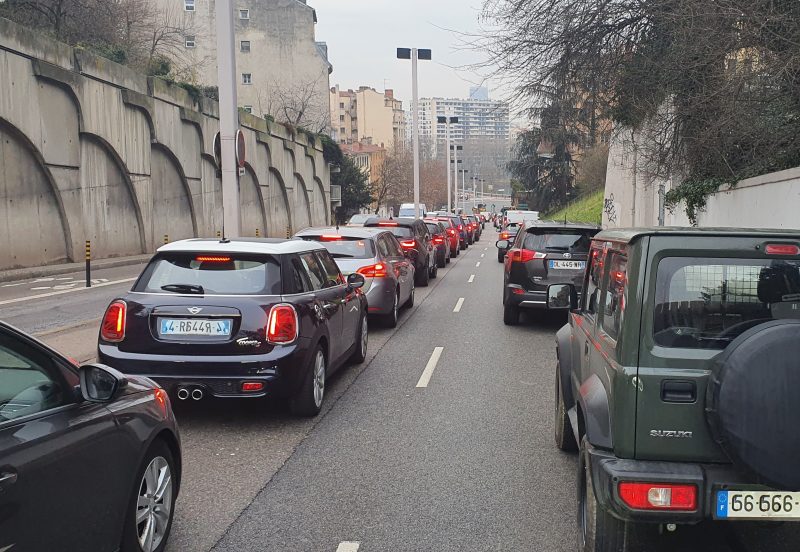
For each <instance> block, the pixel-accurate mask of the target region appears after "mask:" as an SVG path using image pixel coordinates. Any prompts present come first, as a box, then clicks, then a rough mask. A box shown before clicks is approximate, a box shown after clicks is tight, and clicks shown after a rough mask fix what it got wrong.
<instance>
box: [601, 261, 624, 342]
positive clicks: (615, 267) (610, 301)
mask: <svg viewBox="0 0 800 552" xmlns="http://www.w3.org/2000/svg"><path fill="white" fill-rule="evenodd" d="M608 259H609V260H608V264H609V269H608V281H607V282H608V283H607V284H606V295H605V301H604V305H603V331H604V332H605V333H606V335H608V337H610V338H611V339H613V340H615V341H616V339H617V337H618V336H619V330H620V328H621V327H622V315H623V314H624V312H625V292H626V289H627V288H626V286H625V284H626V282H627V277H628V272H627V270H628V259H626V258H625V257H624V256H623V255H622V254H621V253H618V252H613V253H611V254H610V255H609V257H608Z"/></svg>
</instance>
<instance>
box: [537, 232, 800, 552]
mask: <svg viewBox="0 0 800 552" xmlns="http://www.w3.org/2000/svg"><path fill="white" fill-rule="evenodd" d="M583 288H584V290H585V293H584V294H583V297H582V298H581V299H580V301H579V300H578V293H577V287H576V286H575V285H574V284H561V285H552V286H550V288H549V289H548V294H547V301H548V303H549V305H550V307H551V308H559V307H562V308H570V309H571V312H570V315H569V322H568V324H567V325H566V326H564V327H563V328H562V329H561V330H559V332H558V334H557V358H558V364H557V365H556V377H555V397H556V402H555V441H556V444H557V446H558V447H559V448H560V449H562V450H565V451H576V450H578V449H580V459H579V472H578V500H579V504H578V523H579V531H578V539H579V546H578V548H579V550H582V551H591V552H610V551H614V552H624V551H626V550H629V549H631V547H632V546H635V544H636V543H635V542H633V541H634V540H635V539H634V536H635V535H640V534H641V531H633V530H632V529H633V525H634V524H640V523H641V524H646V523H650V524H663V527H666V529H667V530H668V531H674V530H676V529H678V528H679V527H680V525H681V524H694V523H697V522H699V521H701V520H706V519H711V520H719V521H720V522H735V521H741V520H759V521H761V522H777V521H798V520H800V492H797V491H800V470H798V468H797V459H798V457H800V432H798V430H797V428H798V426H799V425H800V410H799V409H798V408H797V405H796V397H795V395H796V393H797V389H800V369H798V358H800V339H799V338H800V231H798V230H795V231H774V230H773V231H758V230H735V229H730V230H717V229H678V228H673V229H663V228H662V229H653V230H629V231H628V230H614V231H604V232H601V233H600V234H598V235H597V236H595V238H594V240H593V241H592V245H591V249H590V256H589V262H588V266H587V267H586V272H585V275H584V278H583ZM678 530H680V529H678ZM653 533H655V531H654V532H653ZM796 544H797V543H796V542H795V546H794V547H793V548H792V549H796V548H797V547H796ZM648 549H651V548H648ZM737 549H738V548H737ZM771 550H772V549H771Z"/></svg>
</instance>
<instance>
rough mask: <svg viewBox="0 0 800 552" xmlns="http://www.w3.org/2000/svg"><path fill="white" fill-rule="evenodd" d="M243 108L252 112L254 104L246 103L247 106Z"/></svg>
mask: <svg viewBox="0 0 800 552" xmlns="http://www.w3.org/2000/svg"><path fill="white" fill-rule="evenodd" d="M242 109H244V110H245V111H246V112H247V113H252V112H253V106H252V105H245V106H243V107H242Z"/></svg>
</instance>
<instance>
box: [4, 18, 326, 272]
mask: <svg viewBox="0 0 800 552" xmlns="http://www.w3.org/2000/svg"><path fill="white" fill-rule="evenodd" d="M0 75H1V77H0V244H2V245H1V246H0V270H3V269H10V268H18V267H29V266H38V265H44V264H51V263H59V262H71V261H80V260H82V259H83V251H84V241H85V240H91V241H92V251H93V254H94V257H95V258H108V257H116V256H122V255H135V254H141V253H147V252H151V251H153V250H154V249H155V248H156V247H158V246H159V245H160V244H161V243H163V240H164V236H165V235H167V236H169V239H170V240H175V239H180V238H187V237H193V236H214V235H216V232H217V231H221V230H222V196H221V183H220V180H219V178H217V166H216V163H215V161H214V157H213V149H212V147H213V139H214V134H215V133H216V132H217V130H218V128H219V120H218V107H217V104H216V102H212V101H209V100H206V99H200V100H197V101H195V100H194V99H193V98H192V97H191V96H190V95H189V94H188V93H187V92H186V91H185V90H183V89H182V88H179V87H176V86H172V85H169V84H168V83H166V82H164V81H162V80H160V79H152V78H146V77H144V76H142V75H140V74H137V73H135V72H132V71H130V70H129V69H128V68H126V67H124V66H121V65H118V64H116V63H113V62H111V61H109V60H106V59H104V58H100V57H96V56H93V55H91V54H88V53H87V52H85V51H82V50H79V49H73V48H70V47H68V46H66V45H64V44H61V43H58V42H55V41H53V40H50V39H47V38H44V37H41V36H39V35H36V34H34V33H33V32H31V31H29V30H27V29H25V28H24V27H20V26H18V25H15V24H14V23H11V22H9V21H7V20H4V19H0ZM240 125H241V127H242V129H243V131H244V133H245V137H246V141H247V159H248V164H247V167H246V170H245V176H243V177H241V179H240V190H241V194H240V195H241V199H240V204H241V211H242V233H243V235H248V236H254V235H255V234H256V231H257V230H258V233H259V234H260V235H261V236H264V235H268V236H275V237H285V236H286V232H287V230H288V231H290V232H295V231H297V230H300V229H302V228H304V227H306V226H309V225H322V224H327V223H328V222H329V213H330V172H329V170H328V166H327V165H326V164H325V161H324V159H323V157H322V149H321V145H318V144H317V145H315V144H311V143H309V141H308V139H307V138H306V136H305V135H302V134H298V135H297V136H292V135H290V134H289V132H288V131H287V129H286V128H285V127H283V126H281V125H277V124H271V123H268V122H267V121H265V120H263V119H259V118H256V117H253V116H251V115H248V114H241V115H240Z"/></svg>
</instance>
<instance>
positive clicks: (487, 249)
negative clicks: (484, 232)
mask: <svg viewBox="0 0 800 552" xmlns="http://www.w3.org/2000/svg"><path fill="white" fill-rule="evenodd" d="M483 250H484V251H489V248H488V247H484V248H483ZM481 257H483V255H481Z"/></svg>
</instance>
